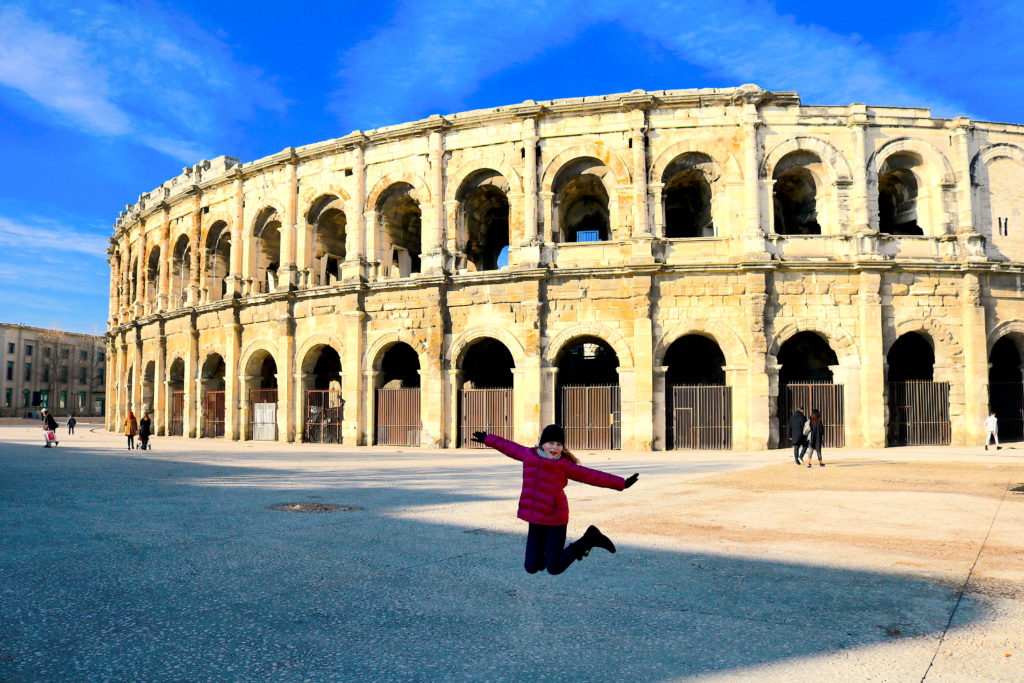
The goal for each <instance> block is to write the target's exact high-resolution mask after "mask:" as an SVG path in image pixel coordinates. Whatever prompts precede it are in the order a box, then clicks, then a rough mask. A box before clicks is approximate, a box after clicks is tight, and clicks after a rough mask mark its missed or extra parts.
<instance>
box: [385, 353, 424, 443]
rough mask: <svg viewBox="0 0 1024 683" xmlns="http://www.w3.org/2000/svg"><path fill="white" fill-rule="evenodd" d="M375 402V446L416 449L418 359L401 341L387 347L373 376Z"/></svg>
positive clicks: (418, 400) (421, 425)
mask: <svg viewBox="0 0 1024 683" xmlns="http://www.w3.org/2000/svg"><path fill="white" fill-rule="evenodd" d="M376 386H377V401H376V416H375V418H376V419H375V423H376V425H377V433H376V435H375V436H376V438H375V439H374V443H376V444H377V445H378V446H419V445H420V431H421V430H422V429H423V421H422V418H421V416H420V359H419V356H418V355H417V354H416V351H415V350H414V349H413V348H412V347H411V346H409V345H408V344H406V343H405V342H396V343H394V344H392V345H391V346H390V347H388V349H387V351H385V352H384V355H383V357H382V358H381V361H380V371H379V372H378V373H377V377H376Z"/></svg>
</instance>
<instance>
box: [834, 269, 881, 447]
mask: <svg viewBox="0 0 1024 683" xmlns="http://www.w3.org/2000/svg"><path fill="white" fill-rule="evenodd" d="M881 288H882V271H878V270H862V271H861V273H860V284H859V292H858V294H857V299H856V301H857V312H858V315H859V316H860V320H859V321H858V327H859V328H860V336H859V338H858V340H857V346H858V347H859V350H860V372H859V373H858V375H859V377H858V379H859V384H860V395H859V397H858V398H857V400H856V402H855V400H854V397H853V396H852V395H851V394H850V392H849V391H848V392H847V393H846V395H845V396H844V400H845V402H846V406H847V409H846V411H847V413H848V414H852V413H853V412H854V411H857V413H858V414H859V415H860V423H861V430H860V433H859V434H857V439H856V440H854V438H853V437H854V434H853V432H852V431H850V430H849V429H848V430H847V445H850V446H862V447H865V448H882V447H884V446H885V433H886V413H887V408H886V406H887V403H886V397H887V392H886V383H885V380H886V377H885V368H884V365H885V363H884V361H885V342H884V335H883V331H882V298H881ZM875 360H877V361H879V362H873V361H875ZM851 375H852V372H851Z"/></svg>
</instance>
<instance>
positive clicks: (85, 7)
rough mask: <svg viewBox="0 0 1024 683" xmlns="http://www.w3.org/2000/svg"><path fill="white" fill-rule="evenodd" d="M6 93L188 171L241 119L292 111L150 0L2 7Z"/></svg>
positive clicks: (199, 32)
mask: <svg viewBox="0 0 1024 683" xmlns="http://www.w3.org/2000/svg"><path fill="white" fill-rule="evenodd" d="M0 85H2V86H6V87H8V88H11V89H12V90H15V91H18V92H20V93H22V94H23V95H24V96H26V97H28V98H29V99H31V100H32V101H34V102H36V103H37V104H39V105H42V107H43V108H44V110H45V111H49V112H51V113H54V114H56V115H58V116H59V117H60V119H61V120H63V121H64V122H66V123H68V124H71V125H74V126H77V127H80V128H81V129H82V130H83V131H85V132H87V133H90V134H93V135H99V136H113V137H125V138H130V139H131V140H133V141H135V142H136V143H138V144H140V145H143V146H146V147H149V148H151V149H154V150H157V151H159V152H162V153H164V154H167V155H169V156H171V157H174V158H176V159H178V160H181V161H184V162H187V163H194V162H196V161H198V160H199V159H200V158H202V157H203V156H210V155H211V151H212V150H211V148H212V147H213V146H214V144H215V143H216V141H217V139H218V138H219V137H221V136H222V135H223V134H224V133H225V131H226V130H228V129H230V128H231V126H232V125H233V124H234V123H235V122H236V121H238V120H240V119H243V118H245V117H248V116H250V115H251V114H252V113H253V112H254V111H255V110H257V109H264V110H267V109H269V110H276V111H282V110H283V108H284V107H285V106H286V104H287V102H286V100H285V99H284V98H283V97H281V95H280V93H278V92H277V89H276V88H275V87H274V85H273V84H272V83H270V82H269V81H268V79H267V78H266V77H265V76H264V75H263V74H262V73H261V72H259V70H257V69H255V68H253V67H251V66H248V65H245V64H241V63H238V62H237V61H236V60H235V59H234V57H233V56H232V54H231V51H230V49H229V48H228V47H227V46H226V45H224V44H223V43H222V42H221V41H219V40H218V39H217V38H215V37H214V36H212V35H210V34H209V33H207V32H206V31H204V30H203V29H202V28H201V27H200V26H198V25H197V24H196V23H195V22H193V21H192V20H191V19H188V18H187V17H183V16H181V15H179V14H176V13H175V12H173V11H171V10H169V9H167V8H164V7H162V6H160V5H158V4H155V3H153V2H139V3H133V4H131V5H123V4H119V3H84V4H83V3H67V2H50V3H33V4H32V5H31V7H30V8H26V7H13V6H8V7H5V8H0Z"/></svg>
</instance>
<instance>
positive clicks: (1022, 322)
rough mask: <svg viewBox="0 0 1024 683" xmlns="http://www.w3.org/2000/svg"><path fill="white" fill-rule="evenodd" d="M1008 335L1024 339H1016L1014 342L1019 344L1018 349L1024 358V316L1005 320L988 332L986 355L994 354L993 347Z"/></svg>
mask: <svg viewBox="0 0 1024 683" xmlns="http://www.w3.org/2000/svg"><path fill="white" fill-rule="evenodd" d="M1007 335H1013V336H1014V337H1015V338H1016V339H1020V340H1022V341H1021V342H1020V343H1018V342H1017V341H1016V339H1015V341H1014V343H1015V344H1017V349H1018V351H1020V353H1021V358H1024V318H1015V319H1013V320H1004V321H1002V322H1001V323H999V324H998V325H996V326H995V327H993V328H992V329H991V330H989V332H988V334H987V335H986V336H985V356H986V357H988V356H990V355H992V347H994V346H995V345H996V342H998V341H999V340H1000V339H1002V338H1003V337H1005V336H1007Z"/></svg>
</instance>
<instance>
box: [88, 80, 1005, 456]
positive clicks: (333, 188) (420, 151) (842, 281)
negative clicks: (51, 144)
mask: <svg viewBox="0 0 1024 683" xmlns="http://www.w3.org/2000/svg"><path fill="white" fill-rule="evenodd" d="M1022 214H1024V126H1021V125H1013V124H1002V123H984V122H980V121H973V120H970V119H968V118H955V119H939V118H933V117H932V116H931V112H930V111H929V110H927V109H914V108H895V107H875V106H869V105H864V104H850V105H842V106H807V105H803V104H801V102H800V99H799V97H798V96H797V94H796V93H793V92H769V91H765V90H763V89H761V88H759V87H757V86H752V85H745V86H741V87H738V88H730V89H706V90H671V91H659V92H644V91H634V92H631V93H628V94H617V95H608V96H601V97H586V98H580V99H565V100H554V101H550V102H533V101H527V102H524V103H522V104H516V105H511V106H505V107H498V108H495V109H487V110H480V111H469V112H464V113H460V114H455V115H451V116H443V117H442V116H432V117H430V118H428V119H425V120H422V121H416V122H413V123H407V124H402V125H396V126H390V127H387V128H381V129H378V130H373V131H366V132H362V131H356V132H354V133H351V134H349V135H346V136H345V137H341V138H338V139H335V140H329V141H327V142H320V143H316V144H311V145H307V146H304V147H297V148H288V149H285V150H284V151H282V152H280V153H278V154H275V155H273V156H269V157H267V158H264V159H260V160H258V161H253V162H248V163H241V162H240V161H239V160H237V159H234V158H231V157H218V158H216V159H213V160H211V161H202V162H201V163H199V164H197V165H195V166H193V167H191V168H186V169H184V171H183V173H182V174H181V175H179V176H178V177H176V178H173V179H171V180H169V181H167V182H165V183H164V184H163V185H161V186H160V187H158V188H157V189H155V190H152V191H150V192H146V193H144V194H142V195H141V196H140V197H139V199H138V201H137V202H136V203H135V204H134V205H131V206H128V207H127V208H126V210H125V211H124V212H122V214H121V216H120V218H119V219H118V221H117V223H116V228H115V232H114V236H113V238H112V239H111V248H110V250H109V254H110V264H111V280H110V321H109V331H108V334H107V340H108V344H109V349H108V351H109V358H110V360H109V362H108V373H109V376H108V382H107V392H108V394H107V402H108V406H109V407H110V409H109V410H108V418H107V427H108V428H110V429H119V428H120V427H121V425H122V423H123V421H124V418H125V416H126V414H127V411H128V410H134V411H135V413H136V414H138V413H140V412H143V411H148V412H150V413H151V414H152V415H153V417H154V425H155V427H156V431H157V433H158V434H176V435H183V436H188V437H196V438H202V437H212V438H226V439H273V440H280V441H311V442H326V443H341V444H345V445H370V444H382V445H391V446H413V447H415V446H424V447H452V448H455V447H470V446H472V445H473V444H471V443H470V442H469V441H468V435H469V433H470V432H472V431H474V430H478V429H482V430H486V431H490V432H493V433H498V434H503V435H506V436H509V437H512V438H515V439H517V440H520V441H522V442H525V443H531V442H533V441H534V440H535V439H536V438H537V435H538V434H539V432H540V429H541V427H542V426H543V425H545V424H547V423H549V422H561V423H562V424H564V425H565V426H566V428H567V432H568V441H569V446H570V447H571V448H577V449H592V448H626V449H634V450H640V449H655V450H670V449H682V448H732V449H763V448H771V447H776V446H785V445H787V444H788V435H787V434H786V430H785V423H786V420H787V419H788V416H789V415H790V413H791V411H792V410H794V409H795V408H797V407H800V406H803V407H805V408H807V409H808V410H810V409H812V408H817V409H820V410H821V412H822V414H823V419H824V421H825V424H826V425H827V441H826V445H827V446H843V445H846V446H884V445H902V444H948V443H952V444H964V443H978V444H980V443H981V441H982V440H983V430H982V422H983V420H984V418H985V416H986V414H987V411H988V410H989V408H990V407H991V408H992V409H994V410H995V411H996V412H997V413H998V415H999V417H1000V421H1001V422H1000V425H1001V433H1002V436H1003V438H1004V439H1015V438H1021V436H1022V430H1024V423H1022V414H1021V407H1022V400H1021V394H1022V391H1021V386H1022V385H1021V365H1022V353H1024V293H1022V292H1024V215H1022Z"/></svg>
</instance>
